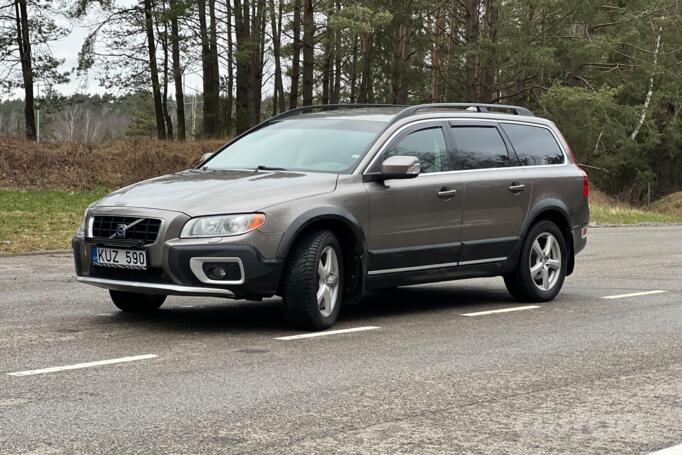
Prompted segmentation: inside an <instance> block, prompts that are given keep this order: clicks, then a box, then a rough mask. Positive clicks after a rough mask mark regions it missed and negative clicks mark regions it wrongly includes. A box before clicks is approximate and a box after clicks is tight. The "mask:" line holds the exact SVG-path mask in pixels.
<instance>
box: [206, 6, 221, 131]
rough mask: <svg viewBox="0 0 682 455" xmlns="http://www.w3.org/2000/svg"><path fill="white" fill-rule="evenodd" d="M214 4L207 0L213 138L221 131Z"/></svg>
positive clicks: (218, 66) (216, 24) (216, 25)
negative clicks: (209, 23)
mask: <svg viewBox="0 0 682 455" xmlns="http://www.w3.org/2000/svg"><path fill="white" fill-rule="evenodd" d="M215 2H216V0H208V15H209V17H210V19H211V25H210V26H209V35H208V38H209V44H210V54H209V55H210V59H211V70H212V71H213V75H212V77H211V82H212V83H213V87H212V89H211V96H212V97H213V99H212V100H211V105H212V106H213V109H214V112H213V118H214V122H215V133H214V135H215V136H218V135H220V132H221V130H222V125H221V119H222V117H221V115H220V65H219V64H218V21H217V19H216V12H215Z"/></svg>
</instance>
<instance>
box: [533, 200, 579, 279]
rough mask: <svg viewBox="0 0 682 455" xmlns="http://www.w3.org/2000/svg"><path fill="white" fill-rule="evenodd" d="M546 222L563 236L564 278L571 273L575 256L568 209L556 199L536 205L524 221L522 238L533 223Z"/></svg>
mask: <svg viewBox="0 0 682 455" xmlns="http://www.w3.org/2000/svg"><path fill="white" fill-rule="evenodd" d="M542 220H546V221H551V222H553V223H554V224H556V225H557V226H558V227H559V229H560V230H561V233H562V234H563V235H564V240H565V241H566V249H567V252H568V258H567V267H566V276H568V275H570V274H571V273H573V269H574V267H575V254H574V248H573V229H572V226H571V223H570V221H569V220H570V215H569V211H568V207H566V204H564V203H563V202H562V201H560V200H558V199H547V200H544V201H542V202H540V203H539V204H537V205H536V206H535V207H534V208H533V210H532V212H531V214H530V216H529V217H528V218H527V219H526V224H525V226H524V229H523V236H522V238H525V237H526V235H527V234H528V231H529V230H530V228H531V226H533V225H534V224H535V223H537V222H539V221H542Z"/></svg>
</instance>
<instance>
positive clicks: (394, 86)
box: [391, 24, 410, 104]
mask: <svg viewBox="0 0 682 455" xmlns="http://www.w3.org/2000/svg"><path fill="white" fill-rule="evenodd" d="M409 34H410V27H409V25H408V24H400V25H399V26H398V28H397V30H396V35H397V36H396V40H395V44H394V46H395V47H394V49H393V65H392V69H391V70H392V73H393V74H392V77H391V91H392V95H393V96H392V98H393V104H407V81H406V77H405V76H406V75H405V68H406V67H407V64H408V59H407V56H408V38H409Z"/></svg>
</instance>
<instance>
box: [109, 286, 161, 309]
mask: <svg viewBox="0 0 682 455" xmlns="http://www.w3.org/2000/svg"><path fill="white" fill-rule="evenodd" d="M109 295H110V296H111V300H112V301H113V302H114V305H116V308H118V309H119V310H121V311H125V312H126V313H148V312H150V311H155V310H158V309H159V308H160V307H161V305H163V302H164V301H165V300H166V296H165V295H154V294H137V293H135V292H124V291H113V290H110V291H109Z"/></svg>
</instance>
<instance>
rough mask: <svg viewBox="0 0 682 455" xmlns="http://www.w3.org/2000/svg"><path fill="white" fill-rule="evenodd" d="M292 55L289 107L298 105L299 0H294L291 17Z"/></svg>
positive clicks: (299, 60)
mask: <svg viewBox="0 0 682 455" xmlns="http://www.w3.org/2000/svg"><path fill="white" fill-rule="evenodd" d="M292 28H293V30H292V31H293V35H294V39H293V43H292V47H293V55H292V58H291V90H290V92H289V109H294V108H295V107H296V106H298V86H299V84H300V77H301V0H294V19H293V24H292Z"/></svg>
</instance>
